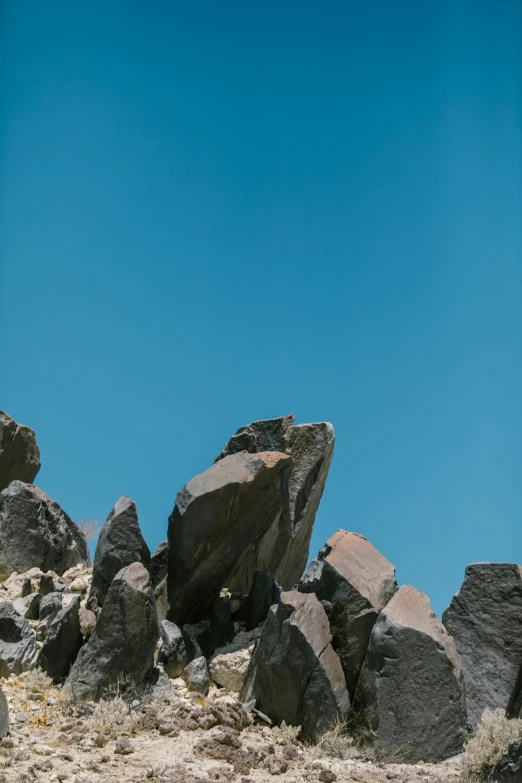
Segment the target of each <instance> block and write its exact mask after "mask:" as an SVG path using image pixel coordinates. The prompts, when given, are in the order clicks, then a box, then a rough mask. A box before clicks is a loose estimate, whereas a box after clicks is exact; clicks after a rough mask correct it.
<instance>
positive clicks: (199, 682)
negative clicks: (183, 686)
mask: <svg viewBox="0 0 522 783" xmlns="http://www.w3.org/2000/svg"><path fill="white" fill-rule="evenodd" d="M182 676H183V679H184V680H185V682H186V683H187V686H188V689H189V691H197V692H198V693H202V694H203V696H206V695H207V694H208V691H209V688H210V677H209V673H208V666H207V661H206V658H205V657H204V656H200V657H199V658H194V660H193V661H191V662H190V663H189V664H187V666H185V668H184V669H183V675H182Z"/></svg>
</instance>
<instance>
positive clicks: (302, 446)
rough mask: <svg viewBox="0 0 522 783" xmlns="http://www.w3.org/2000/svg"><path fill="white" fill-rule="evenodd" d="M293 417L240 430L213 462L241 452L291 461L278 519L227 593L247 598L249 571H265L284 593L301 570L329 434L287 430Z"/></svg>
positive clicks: (328, 428)
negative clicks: (272, 453) (272, 454)
mask: <svg viewBox="0 0 522 783" xmlns="http://www.w3.org/2000/svg"><path fill="white" fill-rule="evenodd" d="M294 418H295V417H294V416H283V417H281V418H279V419H267V420H264V421H255V422H252V424H249V425H247V426H246V427H241V428H240V429H239V430H238V432H237V433H236V434H235V435H234V436H232V438H231V439H230V440H229V442H228V443H227V444H226V446H225V448H224V449H223V451H222V452H221V454H220V455H219V457H218V460H219V459H222V458H224V457H225V456H228V455H230V454H234V453H237V452H241V451H243V450H246V451H247V452H250V453H256V452H261V451H278V452H282V453H285V454H288V455H289V456H291V457H292V460H293V467H292V471H291V473H290V476H289V479H288V492H287V494H286V497H285V503H284V505H283V508H282V510H281V515H280V517H279V518H277V519H274V522H273V525H272V526H271V528H270V530H268V531H267V532H266V534H265V535H264V536H263V539H262V540H261V541H260V542H259V543H257V544H256V545H255V546H251V547H250V549H249V550H248V551H246V552H245V553H244V555H243V557H242V558H241V559H240V560H238V562H237V563H236V565H235V567H234V569H233V571H232V573H231V574H230V576H229V578H228V580H227V586H228V587H229V589H230V590H232V591H239V592H242V593H247V592H248V590H249V588H250V580H251V576H252V574H253V572H254V570H259V571H268V572H270V573H271V574H272V575H273V576H274V578H275V579H276V580H277V581H278V583H279V584H280V585H281V586H282V587H283V588H285V589H288V588H290V587H292V586H293V585H294V584H295V583H296V582H297V580H298V579H299V577H300V576H301V574H302V572H303V569H304V568H305V566H306V562H307V560H308V550H309V547H310V537H311V535H312V528H313V524H314V520H315V515H316V512H317V509H318V507H319V502H320V500H321V496H322V494H323V490H324V485H325V482H326V477H327V475H328V470H329V468H330V463H331V461H332V456H333V449H334V440H335V434H334V429H333V427H332V425H331V424H329V423H328V422H320V423H316V424H300V425H297V426H292V424H293V421H294Z"/></svg>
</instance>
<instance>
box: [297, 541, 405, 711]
mask: <svg viewBox="0 0 522 783" xmlns="http://www.w3.org/2000/svg"><path fill="white" fill-rule="evenodd" d="M397 589H398V587H397V582H396V579H395V567H394V566H393V565H392V564H391V563H389V562H388V560H386V558H385V557H383V556H382V555H381V553H380V552H378V551H377V550H376V549H375V547H373V546H372V545H371V544H370V543H369V542H368V541H367V540H366V539H365V538H363V536H359V535H357V534H356V533H347V532H346V531H344V530H339V531H338V532H337V533H336V534H335V535H334V536H332V538H330V539H329V540H328V541H327V543H326V545H325V546H324V547H323V549H322V550H321V552H320V553H319V557H318V559H317V560H314V561H313V562H312V563H311V564H310V567H309V568H308V569H307V571H306V572H305V573H304V575H303V577H302V578H301V581H300V582H299V590H300V591H302V592H306V593H309V592H314V593H315V594H316V595H317V598H318V599H319V600H320V601H322V602H324V606H325V608H327V614H328V620H329V622H330V630H331V633H332V647H333V648H334V650H335V652H336V653H337V655H338V656H339V659H340V661H341V666H342V667H343V671H344V675H345V677H346V684H347V686H348V692H349V694H350V698H353V694H354V692H355V687H356V685H357V680H358V678H359V673H360V671H361V666H362V665H363V662H364V658H365V656H366V650H367V648H368V643H369V641H370V635H371V632H372V630H373V626H374V625H375V621H376V620H377V616H378V614H379V612H380V611H381V609H384V607H385V606H386V604H387V603H388V601H390V599H391V598H392V597H393V595H394V594H395V593H396V592H397Z"/></svg>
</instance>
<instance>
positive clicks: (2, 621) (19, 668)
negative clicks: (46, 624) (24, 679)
mask: <svg viewBox="0 0 522 783" xmlns="http://www.w3.org/2000/svg"><path fill="white" fill-rule="evenodd" d="M37 657H38V649H37V647H36V639H35V635H34V631H33V629H32V628H31V626H30V625H29V622H28V621H27V620H26V619H25V618H24V617H22V616H21V615H19V614H18V612H17V611H16V610H15V609H14V608H13V606H12V605H11V604H9V603H7V602H4V603H0V677H9V675H10V674H21V673H22V672H25V671H29V669H34V667H35V666H36V659H37Z"/></svg>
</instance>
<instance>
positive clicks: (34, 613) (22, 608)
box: [13, 593, 42, 620]
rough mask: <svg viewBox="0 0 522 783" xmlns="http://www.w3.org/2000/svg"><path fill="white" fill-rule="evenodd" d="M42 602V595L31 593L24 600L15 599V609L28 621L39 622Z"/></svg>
mask: <svg viewBox="0 0 522 783" xmlns="http://www.w3.org/2000/svg"><path fill="white" fill-rule="evenodd" d="M41 600H42V596H41V595H40V593H30V595H26V596H25V597H24V598H15V600H14V601H13V608H14V609H16V611H17V612H18V614H21V615H22V617H25V619H26V620H38V616H39V612H40V601H41Z"/></svg>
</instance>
